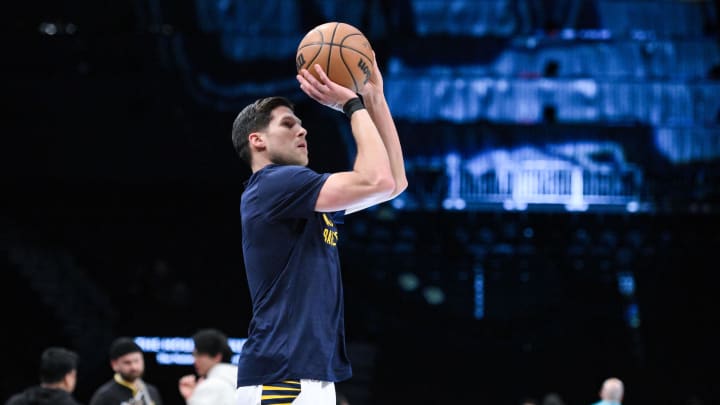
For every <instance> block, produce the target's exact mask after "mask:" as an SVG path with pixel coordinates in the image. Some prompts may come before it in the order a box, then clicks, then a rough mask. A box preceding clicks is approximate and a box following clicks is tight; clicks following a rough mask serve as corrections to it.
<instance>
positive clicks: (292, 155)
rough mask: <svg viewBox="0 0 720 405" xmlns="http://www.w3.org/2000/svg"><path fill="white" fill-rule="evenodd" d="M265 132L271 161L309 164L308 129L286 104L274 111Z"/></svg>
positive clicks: (288, 163) (286, 163)
mask: <svg viewBox="0 0 720 405" xmlns="http://www.w3.org/2000/svg"><path fill="white" fill-rule="evenodd" d="M264 132H265V135H264V138H265V145H266V148H267V153H268V158H269V159H270V161H271V162H273V163H276V164H281V165H300V166H307V164H308V161H309V158H308V145H307V140H306V135H307V131H306V130H305V128H303V126H302V122H301V121H300V119H299V118H298V117H296V116H295V114H294V113H293V111H292V110H291V109H290V108H288V107H285V106H280V107H277V108H275V109H274V110H273V112H272V119H271V120H270V124H269V125H268V128H267V130H266V131H264Z"/></svg>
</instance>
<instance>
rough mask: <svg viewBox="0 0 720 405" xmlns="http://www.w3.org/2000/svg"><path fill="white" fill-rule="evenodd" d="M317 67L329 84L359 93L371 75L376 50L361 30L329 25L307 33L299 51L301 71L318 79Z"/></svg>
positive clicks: (296, 60) (325, 24) (296, 62)
mask: <svg viewBox="0 0 720 405" xmlns="http://www.w3.org/2000/svg"><path fill="white" fill-rule="evenodd" d="M315 64H318V65H320V66H322V68H323V70H325V73H326V74H327V75H328V77H329V78H330V80H332V81H334V82H335V83H337V84H339V85H341V86H345V87H347V88H349V89H350V90H353V91H355V92H356V93H357V92H358V91H359V90H360V89H361V88H362V87H363V85H365V83H367V81H368V80H369V79H370V75H371V74H372V67H373V50H372V47H371V46H370V41H368V39H367V38H366V37H365V35H364V34H363V33H362V32H360V30H359V29H357V28H355V27H353V26H352V25H350V24H346V23H342V22H328V23H324V24H320V25H318V26H317V27H315V28H313V29H311V30H310V31H308V33H307V34H305V37H304V38H303V39H302V41H300V44H299V45H298V48H297V54H296V55H295V67H296V68H297V70H298V71H300V69H302V68H305V69H307V70H308V71H309V72H310V73H312V74H313V75H314V76H316V77H317V74H316V73H315V69H314V68H312V66H313V65H315Z"/></svg>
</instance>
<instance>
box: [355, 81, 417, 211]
mask: <svg viewBox="0 0 720 405" xmlns="http://www.w3.org/2000/svg"><path fill="white" fill-rule="evenodd" d="M363 101H364V102H365V107H366V108H367V110H368V113H369V114H370V117H371V118H372V120H373V122H374V123H375V126H376V127H377V130H378V132H379V133H380V137H381V139H382V141H383V144H384V145H385V150H386V151H387V154H388V158H389V159H390V168H391V170H392V174H393V179H394V180H395V189H394V190H393V192H392V194H391V196H390V198H395V197H396V196H398V195H399V194H400V193H402V192H403V191H404V190H405V189H406V188H407V185H408V181H407V176H406V175H405V161H404V159H403V153H402V146H401V145H400V136H399V135H398V131H397V128H396V127H395V121H394V120H393V118H392V114H391V113H390V107H389V106H388V104H387V100H386V99H385V97H384V96H383V95H382V94H377V95H367V96H366V97H365V98H364V99H363Z"/></svg>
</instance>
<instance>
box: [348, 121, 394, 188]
mask: <svg viewBox="0 0 720 405" xmlns="http://www.w3.org/2000/svg"><path fill="white" fill-rule="evenodd" d="M350 125H351V127H352V133H353V137H354V138H355V143H356V147H357V156H356V158H355V164H354V166H353V171H354V172H356V173H357V174H359V175H360V176H362V179H364V181H366V182H367V183H368V184H371V185H374V186H376V187H377V188H378V189H379V190H387V191H388V193H389V191H390V190H394V188H395V182H394V177H393V172H392V168H391V165H390V159H389V157H388V152H387V150H386V148H385V143H384V142H383V140H382V138H381V137H380V134H379V133H378V130H377V128H376V127H375V124H374V123H373V121H372V119H371V118H370V115H369V112H368V110H366V109H362V110H358V111H356V112H355V113H353V115H352V117H351V119H350ZM388 188H389V189H390V190H388ZM385 194H386V195H387V193H385Z"/></svg>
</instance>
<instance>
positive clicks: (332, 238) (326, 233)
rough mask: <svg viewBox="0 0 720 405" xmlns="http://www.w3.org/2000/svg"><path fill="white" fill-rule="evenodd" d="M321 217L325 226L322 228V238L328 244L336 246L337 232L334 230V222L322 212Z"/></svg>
mask: <svg viewBox="0 0 720 405" xmlns="http://www.w3.org/2000/svg"><path fill="white" fill-rule="evenodd" d="M322 219H323V221H325V228H323V240H324V241H325V243H327V244H328V245H330V246H337V241H338V232H337V231H336V230H335V224H334V223H333V222H332V221H331V220H330V218H328V216H327V214H325V213H323V214H322Z"/></svg>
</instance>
